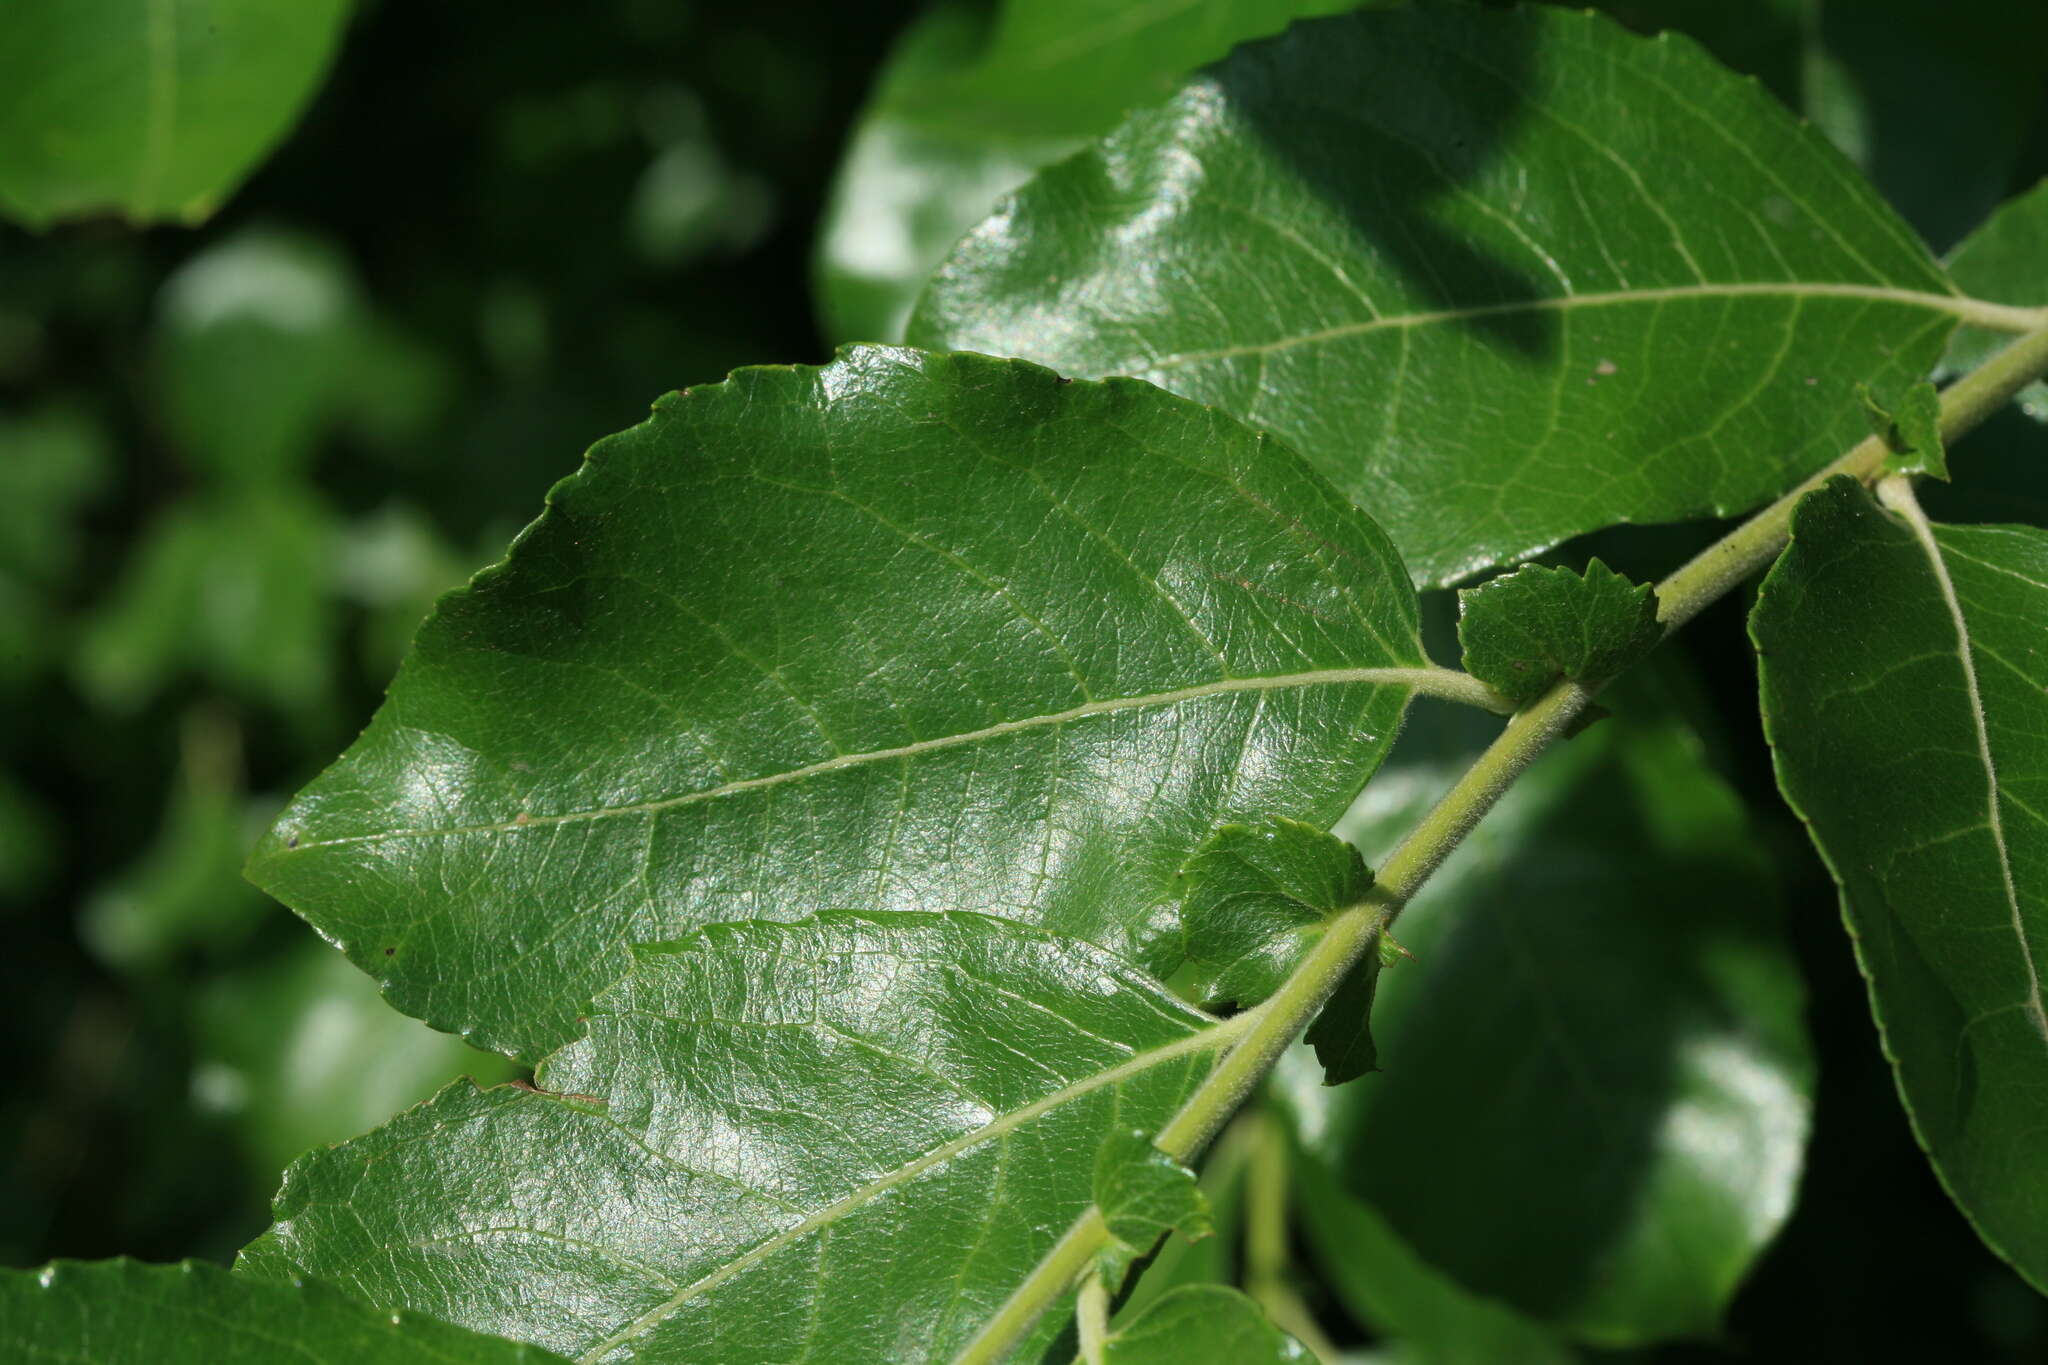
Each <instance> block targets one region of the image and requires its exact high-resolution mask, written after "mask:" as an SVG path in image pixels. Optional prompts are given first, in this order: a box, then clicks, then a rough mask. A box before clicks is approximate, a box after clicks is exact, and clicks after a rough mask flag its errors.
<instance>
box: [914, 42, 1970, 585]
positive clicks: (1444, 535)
mask: <svg viewBox="0 0 2048 1365" xmlns="http://www.w3.org/2000/svg"><path fill="white" fill-rule="evenodd" d="M1952 309H1953V303H1952V299H1951V296H1950V294H1949V285H1948V284H1947V282H1946V280H1945V279H1944V278H1943V276H1942V275H1941V273H1940V271H1939V270H1938V269H1937V267H1936V266H1935V264H1934V262H1933V261H1932V260H1931V259H1929V258H1928V255H1927V253H1926V250H1925V248H1924V247H1922V246H1921V245H1920V244H1919V243H1918V242H1917V241H1916V240H1915V239H1914V238H1913V235H1912V233H1911V232H1910V231H1909V230H1908V229H1907V228H1906V227H1905V226H1904V224H1902V223H1900V222H1899V221H1898V219H1897V218H1896V217H1895V216H1893V214H1892V213H1891V212H1890V211H1889V210H1888V209H1887V208H1885V206H1884V205H1883V204H1882V203H1880V202H1879V201H1878V199H1877V197H1876V196H1875V195H1874V194H1873V193H1872V192H1871V191H1870V190H1869V188H1868V187H1867V186H1865V185H1864V184H1863V183H1862V181H1861V180H1860V179H1859V178H1858V176H1857V175H1856V173H1855V171H1854V170H1853V168H1851V167H1850V166H1849V165H1848V163H1847V162H1845V161H1844V160H1843V159H1842V157H1841V156H1840V154H1839V153H1838V152H1836V151H1835V150H1834V149H1833V148H1831V147H1829V146H1828V145H1827V143H1826V142H1825V141H1824V140H1823V139H1822V138H1821V137H1820V136H1819V135H1818V134H1816V133H1814V132H1813V131H1811V130H1810V129H1807V128H1804V127H1802V126H1800V125H1799V124H1798V123H1797V122H1796V121H1795V120H1794V119H1793V118H1792V117H1791V116H1790V115H1789V114H1788V113H1787V112H1786V111H1785V110H1784V109H1783V107H1782V106H1780V105H1778V104H1777V103H1776V102H1775V101H1774V100H1773V99H1771V97H1770V96H1768V95H1767V94H1765V93H1764V92H1763V91H1762V90H1761V89H1759V88H1757V87H1756V86H1755V85H1754V84H1753V83H1751V82H1747V81H1743V80H1741V79H1739V78H1737V77H1734V76H1732V75H1730V74H1729V73H1728V72H1726V71H1725V70H1722V69H1720V68H1719V67H1717V66H1715V65H1714V64H1713V63H1712V62H1711V61H1710V60H1709V59H1708V58H1707V57H1706V56H1705V55H1704V54H1703V53H1702V52H1700V51H1699V50H1698V49H1697V48H1696V47H1695V46H1693V44H1692V43H1691V42H1689V41H1688V40H1685V39H1682V38H1676V37H1666V38H1660V39H1655V40H1651V39H1643V38H1638V37H1635V36H1632V35H1630V34H1627V33H1625V32H1624V31H1622V30H1621V29H1619V28H1618V27H1616V26H1614V25H1613V24H1612V23H1611V22H1609V21H1608V20H1605V19H1603V18H1601V17H1599V16H1597V15H1587V14H1574V13H1565V12H1562V11H1559V10H1555V9H1551V8H1548V7H1544V6H1526V7H1524V8H1521V9H1519V10H1510V11H1496V10H1482V9H1479V8H1476V7H1470V8H1468V7H1462V6H1448V5H1440V4H1425V5H1418V6H1415V7H1412V8H1406V9H1401V10H1395V11H1388V12H1368V13H1364V14H1358V15H1351V16H1345V17H1342V18H1335V19H1329V20H1323V21H1318V22H1314V23H1303V24H1298V25H1296V26H1295V27H1294V28H1293V29H1292V30H1290V31H1289V32H1288V33H1287V34H1286V35H1284V36H1283V37H1281V38H1278V39H1275V40H1271V41H1268V42H1262V43H1258V44H1252V45H1247V46H1246V47H1243V48H1240V49H1239V50H1238V51H1237V52H1236V53H1234V54H1233V55H1232V56H1231V57H1230V58H1229V59H1228V60H1226V61H1224V62H1222V63H1221V64H1219V65H1218V66H1216V67H1214V68H1212V69H1211V70H1210V71H1208V72H1206V73H1204V74H1203V75H1202V76H1201V77H1199V78H1197V79H1196V80H1194V81H1192V82H1191V83H1190V84H1189V85H1187V86H1186V87H1185V88H1184V89H1183V91H1182V92H1181V93H1180V94H1179V95H1177V96H1176V97H1175V98H1174V99H1172V100H1171V101H1169V102H1168V103H1167V104H1165V105H1163V106H1161V107H1159V108H1157V109H1148V110H1144V111H1140V112H1138V113H1136V114H1134V115H1132V116H1131V117H1129V118H1128V119H1126V120H1125V122H1124V123H1123V124H1122V125H1121V126H1120V127H1119V128H1118V130H1117V131H1116V132H1115V133H1113V134H1112V135H1110V136H1109V137H1108V138H1107V139H1106V140H1105V141H1103V142H1102V143H1101V144H1100V145H1099V146H1097V147H1096V148H1095V149H1093V150H1091V151H1089V152H1087V153H1085V154H1083V155H1080V156H1078V157H1075V158H1073V159H1072V160H1069V161H1066V162H1063V163H1061V164H1060V165H1058V166H1055V167H1053V168H1051V169H1049V170H1047V171H1045V172H1044V173H1042V174H1041V175H1040V176H1039V177H1038V178H1037V179H1036V180H1034V181H1033V182H1032V183H1031V184H1030V185H1029V186H1027V187H1026V188H1025V189H1024V190H1022V191H1020V192H1019V193H1018V195H1017V196H1016V197H1015V198H1014V199H1013V200H1012V201H1010V202H1009V203H1007V204H1006V205H1005V207H1004V208H1002V209H1001V210H1000V211H998V212H997V213H996V214H995V215H994V216H992V217H991V218H989V219H988V220H987V221H986V222H984V223H983V224H982V225H981V226H979V227H978V228H976V229H975V230H974V232H973V233H972V234H971V235H970V236H969V237H968V238H967V239H966V240H965V241H963V242H962V243H961V245H960V246H959V248H958V249H957V250H956V251H955V252H954V253H953V255H952V256H951V257H950V258H949V259H948V261H947V263H946V264H945V266H944V267H943V268H942V269H941V270H940V272H939V274H938V275H937V276H936V277H935V278H934V280H933V283H932V285H931V287H930V289H929V290H928V291H927V293H926V294H925V296H924V299H923V300H922V302H921V303H920V305H919V312H918V315H917V317H916V318H914V319H913V322H912V326H911V329H910V336H911V339H912V340H913V341H917V342H919V343H920V344H932V345H946V346H958V347H966V348H970V349H974V350H980V351H988V352H991V353H994V354H1004V355H1021V356H1025V357H1028V358H1031V359H1035V360H1041V361H1043V362H1045V363H1047V364H1051V365H1053V366H1055V367H1056V368H1059V369H1061V370H1063V371H1065V372H1067V373H1072V374H1133V375H1139V376H1142V377H1144V378H1148V379H1152V380H1154V381H1155V382H1157V383H1160V384H1162V385H1164V386H1166V387H1168V388H1170V389H1173V390H1174V391H1176V392H1179V393H1184V394H1188V395H1190V396H1192V397H1196V398H1200V399H1202V400H1204V401H1206V402H1210V403H1214V404H1217V405H1219V406H1221V407H1223V408H1225V409H1226V410H1228V411H1231V412H1234V413H1236V414H1237V415H1239V416H1240V417H1243V418H1244V419H1246V420H1247V421H1249V422H1251V423H1252V424H1253V425H1255V426H1259V427H1262V428H1265V429H1267V430H1270V431H1272V432H1274V433H1276V434H1278V435H1280V436H1281V437H1282V438H1283V439H1285V440H1286V441H1287V442H1288V443H1289V444H1291V445H1292V446H1293V447H1294V448H1295V449H1297V450H1299V451H1300V452H1301V453H1302V454H1303V455H1304V456H1305V457H1307V458H1308V460H1309V461H1310V463H1312V464H1314V465H1315V466H1316V467H1318V468H1319V469H1321V470H1322V471H1323V472H1325V473H1326V474H1328V475H1329V476H1330V477H1331V478H1332V479H1333V480H1335V481H1336V482H1337V483H1338V484H1339V486H1340V487H1342V488H1344V489H1345V490H1347V491H1348V492H1350V493H1351V494H1352V495H1353V496H1354V497H1356V498H1357V499H1358V500H1359V501H1360V504H1361V505H1362V506H1366V507H1369V508H1371V509H1373V512H1374V515H1375V516H1376V517H1377V518H1378V519H1379V520H1380V521H1381V523H1382V524H1383V525H1384V526H1386V528H1387V529H1388V531H1389V533H1390V534H1392V536H1393V537H1394V540H1395V542H1396V543H1397V544H1398V545H1400V547H1401V549H1402V552H1403V554H1404V555H1405V556H1406V558H1407V560H1408V563H1409V567H1410V568H1411V569H1412V570H1414V572H1415V574H1416V576H1417V578H1418V579H1419V580H1421V581H1425V582H1431V583H1444V582H1449V581H1454V580H1456V579H1458V578H1460V577H1462V576H1464V575H1467V574H1470V573H1473V572H1475V571H1477V570H1480V569H1483V568H1485V567H1487V566H1489V565H1494V564H1501V563H1507V562H1512V561H1513V560H1515V559H1518V558H1521V557H1523V556H1525V555H1527V554H1528V553H1530V552H1532V551H1534V550H1537V549H1540V548H1542V547H1544V546H1547V545H1550V544H1552V543H1554V542H1556V541H1558V540H1561V539H1564V538H1565V537H1567V536H1571V535H1574V534H1577V533H1579V532H1583V531H1588V530H1592V529H1595V528H1598V527H1601V526H1605V525H1608V524H1610V523H1614V522H1620V521H1661V520H1671V519H1675V518H1682V517H1691V516H1700V515H1704V514H1709V513H1726V512H1734V511H1738V510H1741V509H1743V508H1745V507H1748V506H1751V505H1753V504H1755V503H1757V502H1760V501H1762V500H1763V499H1765V498H1767V497H1769V496H1771V495H1773V494H1775V493H1777V492H1779V491H1780V490H1782V489H1783V488H1784V487H1785V486H1787V485H1788V484H1790V483H1792V482H1794V481H1796V480H1797V479H1798V478H1799V477H1801V476H1803V475H1804V474H1805V473H1807V472H1809V471H1810V470H1812V469H1814V468H1816V467H1818V466H1819V465H1821V464H1823V463H1825V462H1826V461H1827V460H1828V459H1830V458H1832V457H1833V456H1834V455H1836V454H1838V453H1839V452H1840V450H1841V449H1843V448H1846V446H1847V445H1848V444H1850V443H1851V442H1852V441H1853V440H1854V439H1855V438H1856V437H1858V436H1860V435H1861V434H1862V432H1861V422H1860V419H1859V417H1858V414H1857V411H1856V406H1855V404H1854V402H1853V394H1854V386H1855V385H1856V384H1857V383H1859V382H1870V383H1878V384H1883V385H1891V386H1899V385H1902V384H1903V383H1905V382H1907V381H1910V380H1912V379H1917V378H1920V377H1921V376H1922V375H1924V374H1925V373H1926V372H1927V370H1928V369H1929V368H1930V367H1931V366H1932V364H1933V363H1934V361H1935V359H1936V358H1937V357H1938V356H1939V354H1940V352H1941V347H1942V345H1943V343H1944V341H1945V339H1946V337H1947V335H1948V333H1949V331H1950V329H1951V325H1952V321H1953V319H1952ZM1844 400H1849V401H1844Z"/></svg>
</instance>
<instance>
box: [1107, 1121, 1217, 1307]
mask: <svg viewBox="0 0 2048 1365" xmlns="http://www.w3.org/2000/svg"><path fill="white" fill-rule="evenodd" d="M1094 1199H1095V1207H1096V1208H1097V1209H1099V1210H1101V1212H1102V1219H1103V1222H1104V1223H1105V1224H1107V1225H1108V1227H1109V1235H1110V1236H1111V1237H1112V1238H1113V1239H1115V1241H1116V1243H1117V1245H1116V1247H1115V1248H1114V1249H1113V1251H1112V1252H1111V1254H1110V1257H1109V1265H1108V1266H1107V1267H1106V1269H1107V1270H1108V1271H1109V1272H1110V1273H1112V1274H1121V1273H1122V1270H1123V1267H1124V1266H1126V1265H1128V1264H1129V1263H1130V1261H1131V1259H1133V1258H1135V1257H1137V1256H1142V1255H1144V1254H1145V1253H1146V1252H1148V1251H1150V1250H1151V1249H1152V1247H1153V1246H1154V1244H1156V1243H1157V1242H1158V1241H1159V1239H1160V1238H1162V1237H1164V1236H1165V1235H1166V1234H1167V1233H1169V1232H1178V1233H1179V1234H1180V1235H1181V1236H1183V1237H1185V1238H1187V1239H1189V1240H1190V1241H1198V1240H1200V1239H1201V1238H1204V1237H1207V1236H1209V1235H1210V1234H1211V1233H1212V1232H1214V1231H1215V1227H1214V1225H1213V1224H1212V1223H1211V1222H1210V1219H1209V1205H1208V1201H1207V1200H1205V1199H1203V1197H1202V1192H1201V1190H1200V1189H1199V1188H1197V1186H1196V1183H1195V1173H1194V1172H1193V1171H1191V1170H1189V1169H1188V1168H1187V1167H1185V1166H1183V1165H1181V1164H1180V1163H1179V1162H1178V1161H1175V1160H1174V1159H1173V1158H1172V1157H1170V1156H1168V1155H1167V1154H1166V1153H1164V1152H1162V1151H1160V1150H1159V1149H1158V1148H1157V1147H1155V1146H1153V1145H1152V1134H1151V1133H1150V1132H1147V1131H1146V1130H1144V1129H1142V1128H1122V1129H1118V1130H1117V1131H1115V1132H1113V1133H1111V1134H1110V1135H1109V1136H1108V1137H1106V1138H1104V1139H1103V1140H1102V1146H1100V1147H1099V1148H1097V1149H1096V1152H1095V1186H1094Z"/></svg>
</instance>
